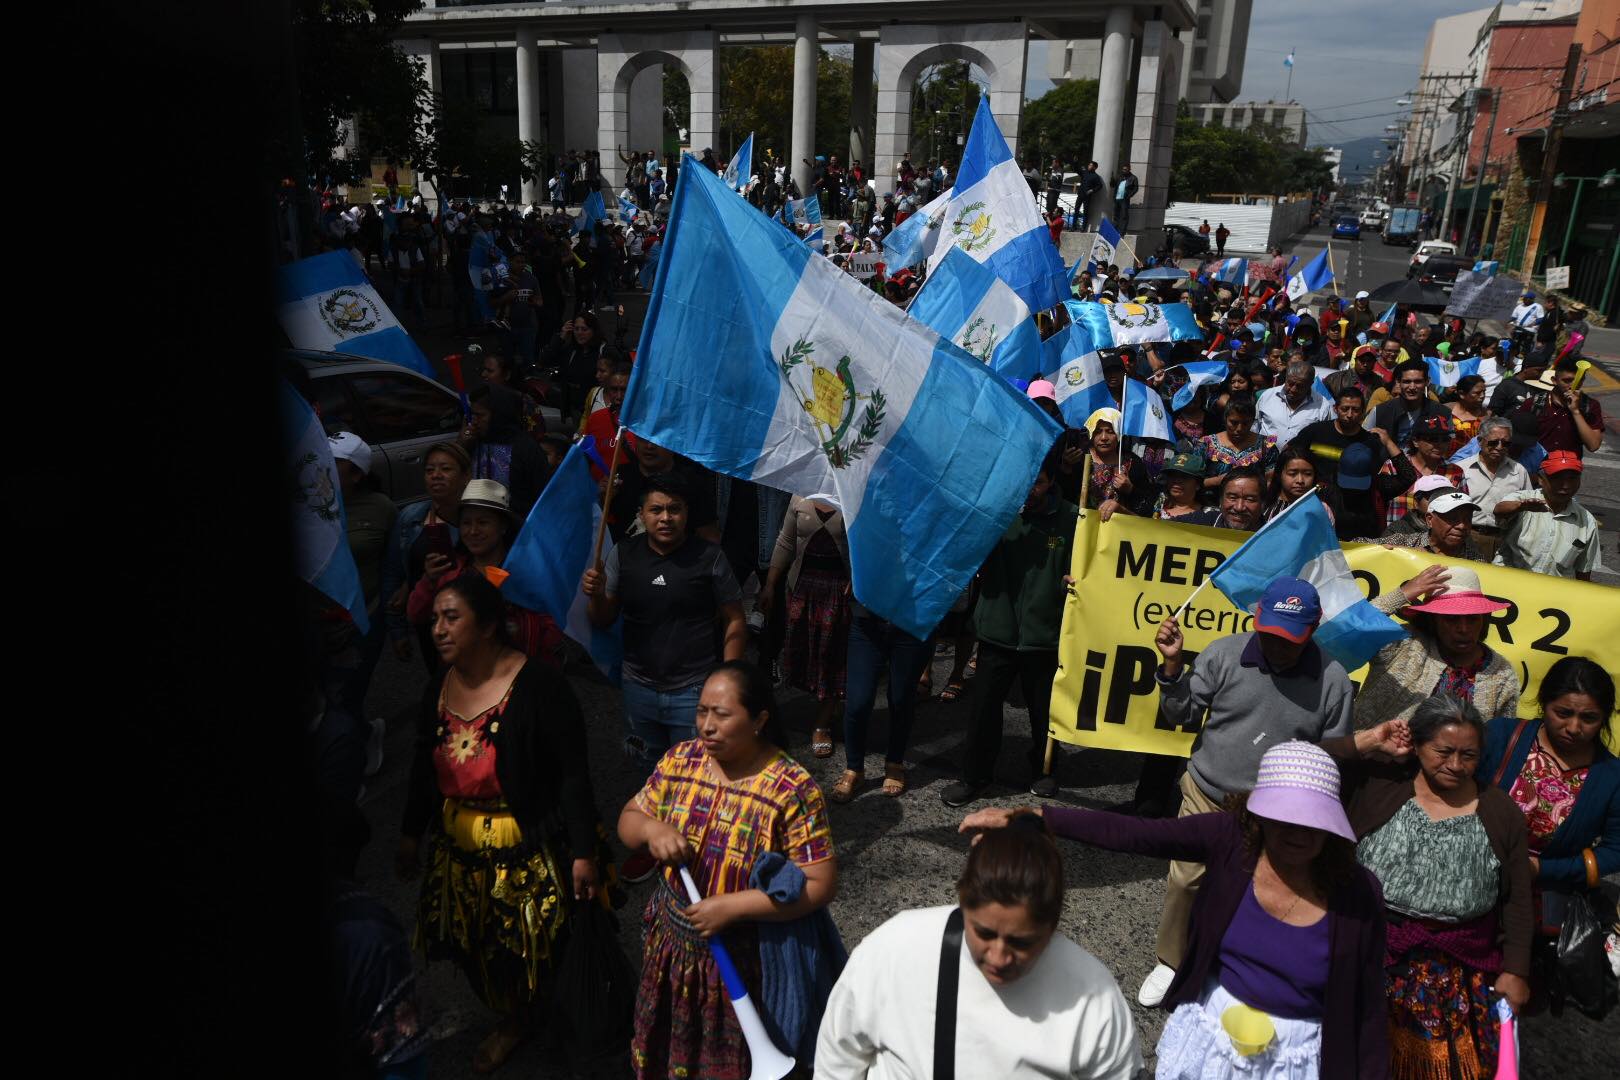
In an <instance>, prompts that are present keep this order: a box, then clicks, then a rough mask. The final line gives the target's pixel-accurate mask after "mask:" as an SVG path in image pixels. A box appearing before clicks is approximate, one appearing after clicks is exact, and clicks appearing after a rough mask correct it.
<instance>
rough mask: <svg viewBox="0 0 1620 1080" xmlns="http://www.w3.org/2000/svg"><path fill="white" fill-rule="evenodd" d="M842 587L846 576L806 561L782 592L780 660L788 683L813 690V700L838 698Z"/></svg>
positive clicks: (843, 647) (845, 654)
mask: <svg viewBox="0 0 1620 1080" xmlns="http://www.w3.org/2000/svg"><path fill="white" fill-rule="evenodd" d="M848 590H849V578H847V577H845V576H844V575H842V574H833V573H827V572H826V571H822V570H812V569H810V568H808V567H806V568H805V569H803V570H801V571H799V583H798V585H797V586H795V587H794V589H793V592H792V593H790V594H789V595H788V602H787V626H788V630H787V643H786V644H785V645H783V647H782V664H783V667H784V668H785V670H786V674H787V682H788V685H789V686H792V687H794V688H796V689H799V690H803V691H804V692H805V693H807V694H812V695H814V696H815V699H816V700H817V701H842V700H843V699H844V674H845V664H846V661H847V660H848V658H849V611H850V609H849V591H848Z"/></svg>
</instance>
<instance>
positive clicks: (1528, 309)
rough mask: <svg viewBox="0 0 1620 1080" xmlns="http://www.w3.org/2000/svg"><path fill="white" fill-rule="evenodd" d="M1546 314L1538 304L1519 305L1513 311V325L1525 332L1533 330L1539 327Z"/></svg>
mask: <svg viewBox="0 0 1620 1080" xmlns="http://www.w3.org/2000/svg"><path fill="white" fill-rule="evenodd" d="M1546 314H1547V310H1546V309H1545V308H1543V307H1542V306H1541V305H1540V304H1537V303H1529V304H1520V305H1518V306H1517V307H1515V308H1514V309H1513V325H1514V326H1522V327H1524V328H1525V329H1526V330H1534V329H1535V328H1536V327H1538V326H1540V325H1541V320H1542V318H1543V317H1545V316H1546Z"/></svg>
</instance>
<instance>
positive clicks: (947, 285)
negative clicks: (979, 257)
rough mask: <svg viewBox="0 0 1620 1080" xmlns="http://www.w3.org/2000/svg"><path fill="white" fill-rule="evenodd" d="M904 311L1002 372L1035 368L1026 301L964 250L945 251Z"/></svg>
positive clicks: (1035, 341) (1037, 347)
mask: <svg viewBox="0 0 1620 1080" xmlns="http://www.w3.org/2000/svg"><path fill="white" fill-rule="evenodd" d="M906 312H907V314H909V315H910V316H911V317H912V318H913V319H916V320H917V321H918V322H920V323H922V324H923V325H925V326H927V327H929V328H930V329H932V330H934V331H936V332H937V333H939V334H940V335H941V336H942V337H944V338H946V339H948V340H950V341H952V342H954V343H955V344H956V345H957V346H959V347H960V348H961V349H962V350H963V351H964V352H966V353H967V354H968V355H969V356H975V357H978V358H979V359H980V360H983V361H984V362H985V363H987V364H989V365H990V367H991V368H992V369H993V370H994V371H995V372H996V374H998V375H1000V376H1002V377H1003V378H1008V379H1033V378H1036V377H1038V376H1039V375H1040V374H1041V370H1042V369H1041V335H1040V330H1038V329H1037V328H1036V326H1035V320H1034V319H1033V318H1032V317H1031V316H1030V311H1029V306H1028V305H1027V304H1025V303H1024V301H1023V300H1021V299H1020V298H1019V296H1018V294H1017V293H1015V292H1013V291H1012V289H1011V288H1010V287H1009V286H1008V285H1007V283H1006V282H1005V281H1002V280H1001V279H1000V278H998V277H996V275H995V274H993V273H991V272H990V269H989V268H988V267H986V266H984V265H982V264H980V263H979V262H978V261H976V260H975V259H974V258H973V257H972V256H971V255H968V254H967V253H966V252H964V251H961V250H959V249H953V250H951V251H949V252H947V253H946V255H945V258H944V259H943V260H941V262H940V264H939V269H937V270H935V271H934V272H933V273H932V274H930V275H928V280H927V282H925V283H924V284H923V287H922V289H921V291H919V292H918V293H917V296H916V299H914V300H912V301H911V306H910V307H909V308H907V309H906Z"/></svg>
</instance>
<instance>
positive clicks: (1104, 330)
mask: <svg viewBox="0 0 1620 1080" xmlns="http://www.w3.org/2000/svg"><path fill="white" fill-rule="evenodd" d="M1064 307H1066V308H1068V310H1069V321H1070V322H1072V323H1075V324H1076V325H1078V326H1083V327H1085V330H1086V333H1087V334H1089V335H1090V337H1091V342H1092V348H1095V349H1111V348H1116V347H1118V346H1120V345H1139V344H1141V343H1143V342H1149V341H1203V340H1204V332H1203V330H1201V329H1199V326H1198V317H1197V316H1196V315H1194V314H1193V309H1192V308H1190V307H1188V306H1187V305H1186V304H1131V303H1124V302H1121V303H1117V304H1103V303H1099V302H1098V301H1095V300H1070V301H1069V302H1068V303H1066V304H1065V305H1064Z"/></svg>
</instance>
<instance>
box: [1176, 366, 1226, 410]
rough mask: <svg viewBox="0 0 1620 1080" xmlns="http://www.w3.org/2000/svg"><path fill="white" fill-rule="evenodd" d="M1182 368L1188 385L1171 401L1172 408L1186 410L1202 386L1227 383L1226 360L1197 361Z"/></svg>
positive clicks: (1178, 391) (1177, 392)
mask: <svg viewBox="0 0 1620 1080" xmlns="http://www.w3.org/2000/svg"><path fill="white" fill-rule="evenodd" d="M1181 366H1182V367H1183V368H1184V369H1185V370H1186V372H1187V385H1186V386H1183V387H1182V388H1181V389H1180V390H1177V391H1176V396H1175V397H1174V398H1172V399H1171V401H1170V408H1172V409H1177V410H1179V409H1182V408H1185V407H1186V406H1187V405H1189V404H1190V403H1191V402H1192V399H1193V395H1194V394H1196V393H1198V388H1199V387H1200V386H1208V385H1209V384H1210V383H1219V382H1225V381H1226V376H1227V374H1228V371H1229V369H1228V366H1227V363H1226V361H1225V360H1197V361H1194V362H1193V363H1191V364H1182V365H1181Z"/></svg>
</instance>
